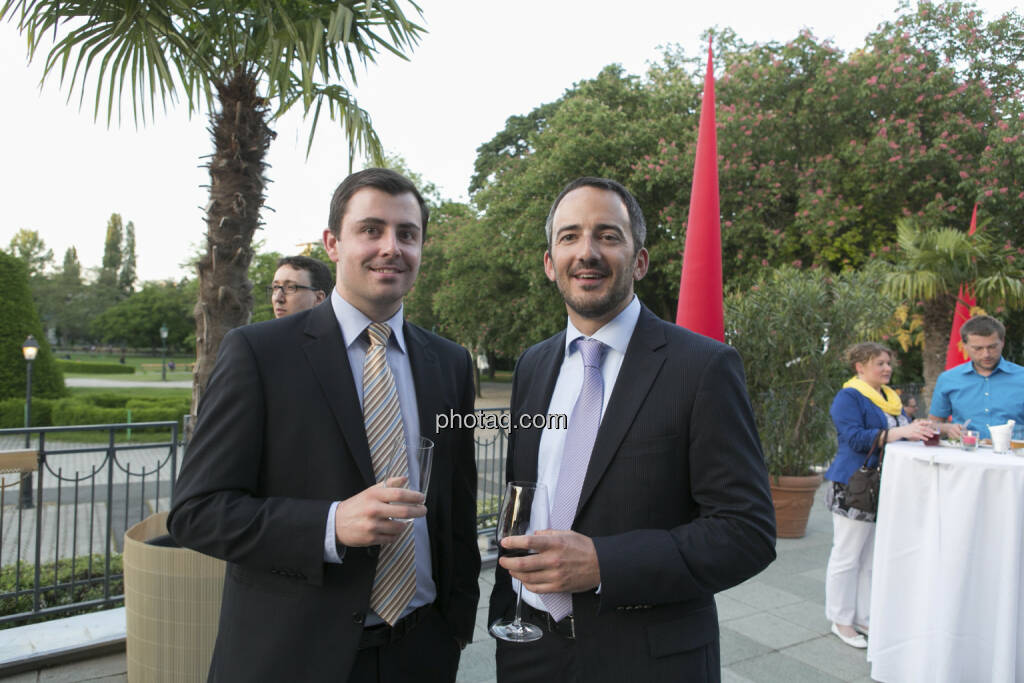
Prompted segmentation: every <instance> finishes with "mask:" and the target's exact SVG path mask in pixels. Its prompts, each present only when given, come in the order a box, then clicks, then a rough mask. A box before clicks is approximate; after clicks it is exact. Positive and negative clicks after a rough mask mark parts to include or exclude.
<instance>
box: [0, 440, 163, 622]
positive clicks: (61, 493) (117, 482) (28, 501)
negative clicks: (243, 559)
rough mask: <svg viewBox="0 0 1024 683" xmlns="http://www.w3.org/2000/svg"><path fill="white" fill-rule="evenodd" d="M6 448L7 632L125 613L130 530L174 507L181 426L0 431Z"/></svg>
mask: <svg viewBox="0 0 1024 683" xmlns="http://www.w3.org/2000/svg"><path fill="white" fill-rule="evenodd" d="M153 430H159V433H161V434H162V433H166V434H167V435H168V436H167V438H166V439H161V440H156V441H151V442H144V443H143V442H139V441H138V440H136V441H128V440H127V439H130V437H131V434H132V433H134V434H135V436H136V437H138V435H139V433H140V432H143V433H152V431H153ZM26 435H28V436H29V437H30V439H31V441H32V442H33V443H31V445H30V446H29V448H27V449H26V448H24V441H25V437H26ZM155 438H158V439H159V438H160V437H155ZM15 444H16V446H15ZM12 446H15V448H14V449H12ZM0 449H2V450H0V605H3V606H4V609H3V610H2V612H4V614H2V615H0V626H2V625H4V624H9V623H11V622H19V621H24V620H26V619H27V618H30V617H38V616H43V615H62V614H67V613H70V612H80V611H84V610H89V609H91V608H105V607H111V606H114V605H116V604H118V603H119V602H120V601H121V600H122V599H123V598H124V595H123V588H122V583H121V580H122V577H123V572H122V571H121V563H120V552H121V550H122V548H121V543H122V542H123V541H122V539H123V537H124V531H125V529H127V528H128V527H130V526H132V525H133V524H135V523H136V522H138V521H140V520H142V519H144V518H146V517H148V516H149V515H150V514H152V513H154V512H159V511H160V510H163V509H167V508H168V507H169V505H170V495H171V490H172V488H173V486H174V477H175V474H176V472H177V469H178V424H177V422H141V423H132V424H108V425H75V426H69V427H33V428H30V429H0ZM32 452H34V455H35V463H34V467H31V461H30V460H29V461H28V462H29V463H30V465H29V466H26V461H27V458H26V457H25V456H26V455H27V454H31V453H32ZM29 467H31V469H29ZM30 478H32V479H34V484H35V490H34V492H29V493H30V495H29V496H27V497H26V496H25V495H24V493H26V492H24V491H22V492H19V489H20V488H21V484H22V481H26V480H30Z"/></svg>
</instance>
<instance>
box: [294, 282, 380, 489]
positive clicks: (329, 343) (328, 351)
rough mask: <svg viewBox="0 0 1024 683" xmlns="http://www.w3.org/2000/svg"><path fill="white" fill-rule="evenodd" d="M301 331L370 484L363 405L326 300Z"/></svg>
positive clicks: (347, 441) (312, 365)
mask: <svg viewBox="0 0 1024 683" xmlns="http://www.w3.org/2000/svg"><path fill="white" fill-rule="evenodd" d="M304 331H305V334H306V337H307V341H306V343H305V344H303V347H302V348H303V350H304V351H305V353H306V359H307V360H308V361H309V365H310V368H311V369H312V371H313V374H314V375H315V376H316V378H317V381H318V382H319V383H320V388H321V389H323V392H324V396H325V397H326V398H327V405H328V406H329V407H330V409H331V412H332V413H333V414H334V419H335V420H336V421H337V422H338V427H339V428H340V429H341V434H342V437H343V438H344V439H345V444H346V446H348V449H347V450H348V452H349V453H350V454H351V455H352V457H353V459H354V460H355V462H356V466H357V467H358V468H359V472H360V473H361V474H362V475H363V479H364V480H365V483H366V485H367V486H372V485H373V484H374V482H375V479H374V476H373V465H372V464H371V461H370V445H369V443H367V440H366V428H365V427H364V425H363V419H362V416H363V409H362V407H361V406H360V405H359V395H358V394H357V393H356V385H355V378H354V377H353V375H352V368H351V367H350V366H349V362H348V353H347V351H346V349H345V340H344V338H343V337H342V336H341V327H340V326H339V324H338V319H337V318H336V317H335V315H334V308H333V307H332V306H331V304H330V302H329V300H328V302H325V303H323V304H321V305H319V306H316V307H315V308H313V310H311V311H310V313H309V319H308V321H307V323H306V329H305V330H304Z"/></svg>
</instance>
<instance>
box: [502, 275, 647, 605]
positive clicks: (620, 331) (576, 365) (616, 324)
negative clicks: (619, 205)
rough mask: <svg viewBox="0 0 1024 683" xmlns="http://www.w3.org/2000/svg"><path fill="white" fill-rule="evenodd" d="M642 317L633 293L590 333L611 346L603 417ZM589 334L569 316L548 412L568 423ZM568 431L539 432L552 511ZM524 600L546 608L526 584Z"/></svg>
mask: <svg viewBox="0 0 1024 683" xmlns="http://www.w3.org/2000/svg"><path fill="white" fill-rule="evenodd" d="M639 318H640V300H639V299H637V298H636V295H634V296H633V300H632V301H630V302H629V304H628V305H627V306H626V307H625V308H624V309H622V311H621V312H620V313H619V314H618V315H617V316H615V317H614V318H612V319H611V320H610V321H608V322H607V323H605V324H604V326H602V327H601V329H599V330H598V331H597V332H595V333H594V334H593V336H591V337H590V338H591V339H596V340H598V341H600V342H602V343H604V345H605V346H607V347H608V348H607V349H606V350H605V352H604V359H603V360H602V361H601V379H602V380H603V381H604V400H603V401H602V403H601V417H602V419H603V418H604V411H605V409H606V408H607V407H608V401H609V399H610V398H611V395H612V389H614V387H615V380H616V379H618V377H619V369H620V368H622V361H623V359H625V357H626V347H628V346H629V340H630V339H632V337H633V330H634V329H635V328H636V321H637V320H638V319H639ZM586 336H587V335H585V334H583V333H582V332H580V331H579V330H578V329H576V326H575V325H573V324H572V320H569V322H568V324H567V326H566V330H565V357H564V358H563V359H562V367H561V368H560V369H559V371H558V380H557V381H556V382H555V389H554V392H553V393H552V394H551V403H550V404H549V405H548V415H565V416H566V423H565V424H566V426H567V425H568V419H569V415H571V414H572V409H573V406H575V405H576V399H577V398H578V397H579V395H580V389H582V388H583V360H582V357H581V356H580V353H579V351H578V350H577V349H576V345H575V343H574V342H575V341H576V340H577V339H578V338H579V337H586ZM565 433H566V429H565V428H564V427H563V428H557V426H556V428H553V429H545V430H544V431H543V433H542V434H541V436H540V446H539V447H538V450H537V481H538V482H540V483H542V484H544V485H545V486H546V487H547V490H548V507H549V510H548V514H549V515H550V513H551V510H550V508H551V507H552V506H553V505H554V497H555V488H556V487H557V486H558V473H559V471H560V470H561V468H562V451H563V450H564V449H565ZM531 531H533V530H531ZM512 582H513V588H514V589H516V590H518V589H519V581H517V580H516V579H512ZM523 600H524V601H526V603H527V604H529V605H531V606H532V607H534V608H535V609H538V610H543V611H545V612H546V611H547V607H545V606H544V603H543V602H542V601H541V599H540V596H539V595H538V594H537V593H534V592H532V591H530V590H527V589H526V588H523Z"/></svg>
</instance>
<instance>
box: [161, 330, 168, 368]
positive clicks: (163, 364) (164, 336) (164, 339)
mask: <svg viewBox="0 0 1024 683" xmlns="http://www.w3.org/2000/svg"><path fill="white" fill-rule="evenodd" d="M160 343H161V345H163V354H164V357H163V361H162V362H161V367H160V378H161V379H162V380H163V381H165V382H166V381H167V325H166V323H165V324H163V325H161V326H160Z"/></svg>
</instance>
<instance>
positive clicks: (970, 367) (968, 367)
mask: <svg viewBox="0 0 1024 683" xmlns="http://www.w3.org/2000/svg"><path fill="white" fill-rule="evenodd" d="M953 369H954V370H959V371H960V372H961V373H962V374H964V375H978V372H977V371H976V370H975V369H974V363H972V362H971V361H966V362H964V363H961V364H960V365H958V366H957V367H955V368H953ZM997 372H1006V373H1010V374H1013V372H1014V367H1013V364H1012V363H1010V362H1009V361H1008V360H1006V359H1005V358H1003V357H1002V356H1000V357H999V362H998V363H996V366H995V367H994V368H992V372H990V373H989V374H988V376H989V377H991V376H992V375H994V374H996V373H997ZM978 377H981V375H978Z"/></svg>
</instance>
